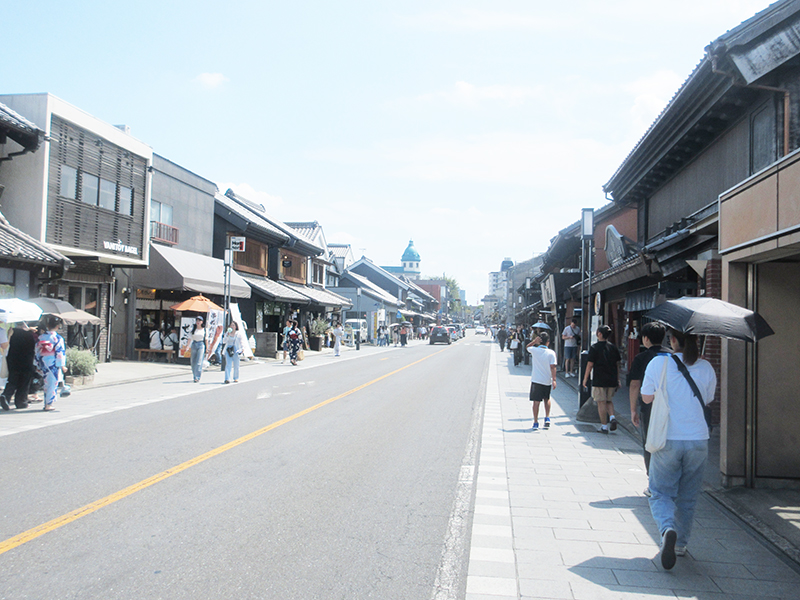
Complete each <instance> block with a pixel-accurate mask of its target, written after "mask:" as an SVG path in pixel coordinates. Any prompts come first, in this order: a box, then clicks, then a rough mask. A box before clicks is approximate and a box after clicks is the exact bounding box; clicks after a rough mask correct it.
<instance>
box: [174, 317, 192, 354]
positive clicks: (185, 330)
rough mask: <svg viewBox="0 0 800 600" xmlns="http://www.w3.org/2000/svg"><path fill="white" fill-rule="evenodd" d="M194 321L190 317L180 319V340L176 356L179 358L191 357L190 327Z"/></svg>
mask: <svg viewBox="0 0 800 600" xmlns="http://www.w3.org/2000/svg"><path fill="white" fill-rule="evenodd" d="M193 325H194V319H193V318H192V317H181V339H180V344H179V345H178V348H179V350H178V356H179V357H181V358H191V357H192V341H191V336H192V326H193Z"/></svg>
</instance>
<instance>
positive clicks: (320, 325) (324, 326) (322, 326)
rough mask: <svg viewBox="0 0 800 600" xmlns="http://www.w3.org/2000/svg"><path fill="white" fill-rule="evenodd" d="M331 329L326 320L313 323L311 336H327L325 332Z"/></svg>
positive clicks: (315, 320)
mask: <svg viewBox="0 0 800 600" xmlns="http://www.w3.org/2000/svg"><path fill="white" fill-rule="evenodd" d="M330 328H331V326H330V324H329V323H328V322H327V321H326V320H325V319H314V320H313V321H311V335H325V332H326V331H328V329H330Z"/></svg>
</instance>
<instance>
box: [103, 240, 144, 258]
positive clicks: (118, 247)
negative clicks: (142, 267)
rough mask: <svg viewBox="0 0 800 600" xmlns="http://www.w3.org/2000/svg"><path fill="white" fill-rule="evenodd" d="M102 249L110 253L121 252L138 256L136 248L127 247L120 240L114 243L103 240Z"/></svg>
mask: <svg viewBox="0 0 800 600" xmlns="http://www.w3.org/2000/svg"><path fill="white" fill-rule="evenodd" d="M103 248H105V249H106V250H111V251H112V252H122V253H123V254H135V255H136V256H139V248H137V247H136V246H128V245H127V244H123V243H122V240H118V241H116V242H109V241H107V240H104V241H103Z"/></svg>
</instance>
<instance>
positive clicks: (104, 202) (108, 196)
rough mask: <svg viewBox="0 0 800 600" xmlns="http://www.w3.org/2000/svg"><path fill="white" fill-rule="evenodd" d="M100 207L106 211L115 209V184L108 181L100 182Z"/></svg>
mask: <svg viewBox="0 0 800 600" xmlns="http://www.w3.org/2000/svg"><path fill="white" fill-rule="evenodd" d="M100 206H101V207H102V208H106V209H108V210H116V208H117V184H116V183H114V182H113V181H109V180H108V179H101V180H100Z"/></svg>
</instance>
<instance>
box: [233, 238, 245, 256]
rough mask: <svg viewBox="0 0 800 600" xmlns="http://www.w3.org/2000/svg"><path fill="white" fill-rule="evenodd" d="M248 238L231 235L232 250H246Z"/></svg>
mask: <svg viewBox="0 0 800 600" xmlns="http://www.w3.org/2000/svg"><path fill="white" fill-rule="evenodd" d="M246 242H247V238H245V237H237V236H234V237H231V250H233V251H234V252H244V248H245V244H246Z"/></svg>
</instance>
